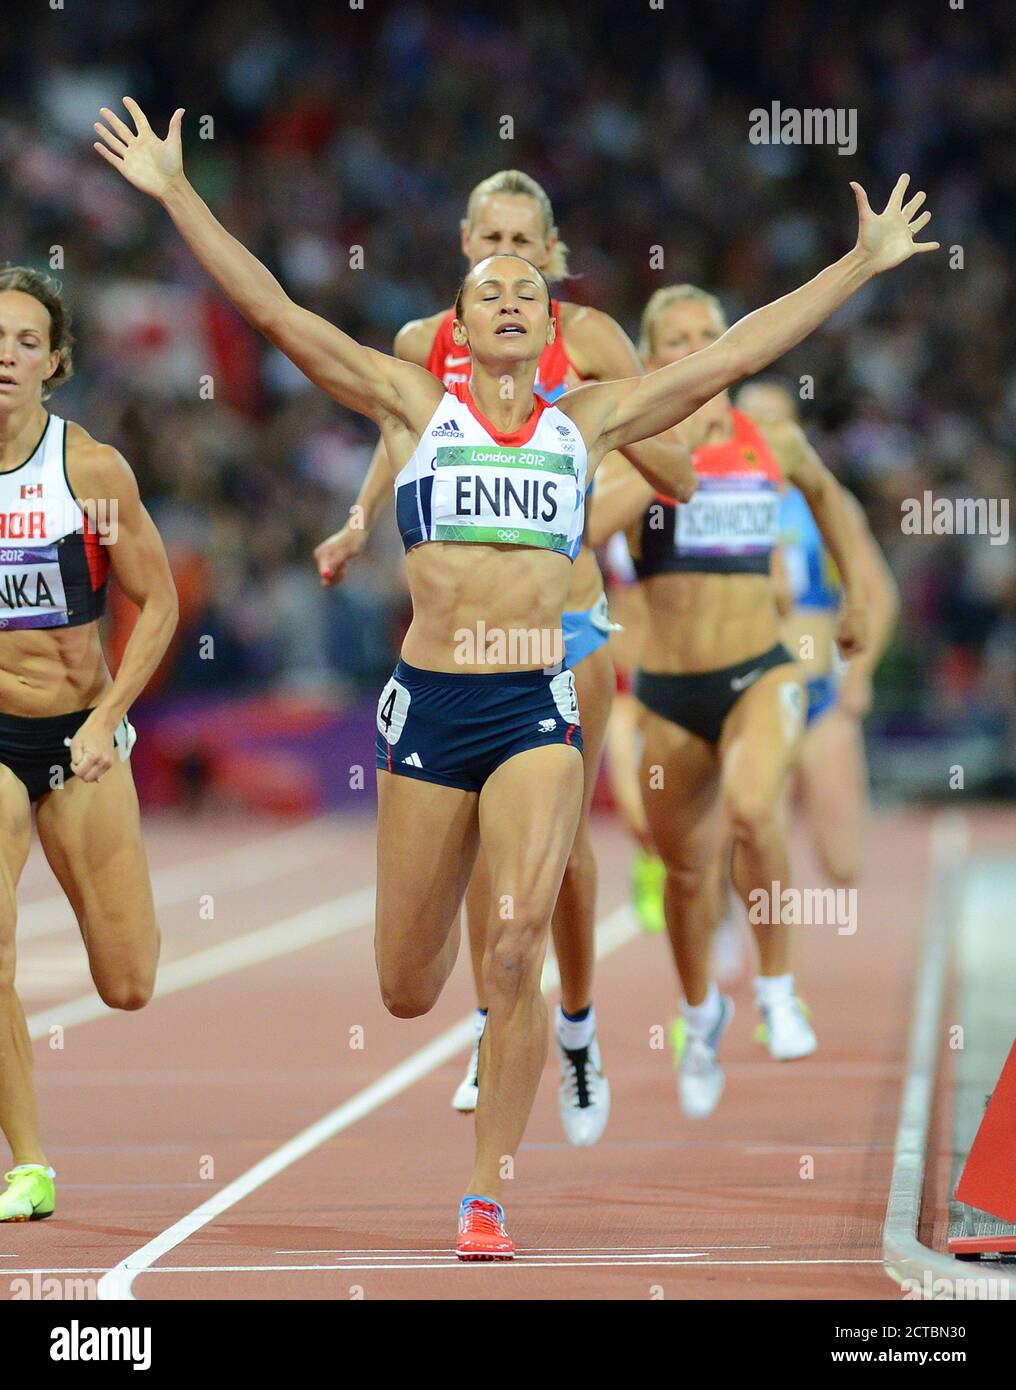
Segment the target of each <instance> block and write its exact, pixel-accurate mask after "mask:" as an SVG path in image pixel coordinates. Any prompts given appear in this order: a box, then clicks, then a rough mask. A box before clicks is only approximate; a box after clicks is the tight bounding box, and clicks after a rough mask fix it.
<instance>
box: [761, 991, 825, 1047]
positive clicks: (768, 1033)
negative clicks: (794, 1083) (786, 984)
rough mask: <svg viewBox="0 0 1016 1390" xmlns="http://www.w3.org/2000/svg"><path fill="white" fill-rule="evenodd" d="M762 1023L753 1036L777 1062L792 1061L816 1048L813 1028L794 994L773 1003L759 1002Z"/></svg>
mask: <svg viewBox="0 0 1016 1390" xmlns="http://www.w3.org/2000/svg"><path fill="white" fill-rule="evenodd" d="M759 1009H760V1011H761V1013H762V1020H763V1021H762V1023H761V1024H760V1026H759V1028H758V1030H757V1033H756V1036H757V1037H758V1040H759V1042H764V1043H765V1044H766V1045H767V1046H768V1048H769V1055H770V1056H771V1057H774V1058H775V1059H776V1061H777V1062H793V1061H796V1060H797V1058H798V1057H810V1056H811V1054H812V1053H813V1052H814V1051H815V1049H816V1047H818V1038H817V1037H816V1036H815V1030H814V1028H812V1026H811V1024H810V1023H809V1022H808V1013H807V1010H806V1009H805V1007H804V1005H803V1004H802V1003H801V1001H800V999H798V997H797V996H796V995H795V994H788V995H787V997H786V999H779V1000H777V1002H776V1003H775V1004H768V1005H766V1004H760V1005H759Z"/></svg>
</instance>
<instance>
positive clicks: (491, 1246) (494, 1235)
mask: <svg viewBox="0 0 1016 1390" xmlns="http://www.w3.org/2000/svg"><path fill="white" fill-rule="evenodd" d="M455 1253H456V1255H458V1257H459V1259H460V1260H510V1259H511V1258H512V1256H513V1255H514V1254H515V1246H514V1244H513V1242H512V1241H511V1240H510V1239H509V1236H508V1232H507V1231H506V1230H505V1228H504V1212H503V1211H502V1209H501V1206H500V1204H499V1203H497V1202H492V1201H490V1200H489V1199H488V1198H486V1197H463V1199H462V1201H461V1202H460V1203H459V1238H458V1240H457V1241H456V1243H455Z"/></svg>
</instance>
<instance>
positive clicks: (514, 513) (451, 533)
mask: <svg viewBox="0 0 1016 1390" xmlns="http://www.w3.org/2000/svg"><path fill="white" fill-rule="evenodd" d="M586 468H587V459H586V446H585V442H584V440H583V438H582V436H581V434H580V433H579V431H578V430H577V429H576V428H575V426H574V425H573V424H572V422H571V420H569V418H568V416H567V415H565V414H564V413H563V412H562V411H560V410H558V408H557V407H556V406H554V405H548V403H547V401H546V400H545V399H543V398H542V397H536V398H535V399H534V402H533V413H532V414H531V415H530V417H529V419H528V420H527V421H526V423H525V424H524V425H523V426H522V427H521V428H520V429H518V430H515V431H514V432H513V433H512V434H504V433H502V432H501V431H499V430H496V429H495V428H494V426H493V425H492V424H491V423H490V421H489V420H487V419H486V418H485V417H484V416H483V415H481V414H480V412H479V410H478V409H477V408H476V405H475V403H474V401H473V398H472V395H471V393H470V390H469V386H468V385H467V384H465V383H463V382H455V383H453V385H452V386H450V387H448V389H447V390H446V391H445V394H444V396H443V398H442V400H441V401H440V403H439V405H438V407H437V409H436V410H435V411H434V414H433V415H432V416H431V418H430V421H429V422H428V425H427V428H426V430H425V431H424V432H423V435H422V436H421V438H420V443H419V444H418V445H417V447H416V449H415V451H414V452H413V455H412V457H411V458H410V460H409V462H408V463H407V464H406V465H405V467H404V468H403V469H402V470H401V471H400V472H399V475H398V477H397V478H396V479H395V507H396V517H397V520H398V525H399V530H400V532H401V533H402V542H403V544H404V545H405V547H406V550H407V551H410V550H412V549H413V547H414V546H417V545H422V544H424V543H425V542H426V541H465V542H473V543H475V544H482V545H519V546H528V547H538V548H540V549H544V550H554V551H557V552H558V553H559V554H561V555H567V556H568V558H569V559H570V560H574V559H575V556H576V555H577V554H578V552H579V549H580V547H581V545H582V529H583V523H584V518H585V492H586Z"/></svg>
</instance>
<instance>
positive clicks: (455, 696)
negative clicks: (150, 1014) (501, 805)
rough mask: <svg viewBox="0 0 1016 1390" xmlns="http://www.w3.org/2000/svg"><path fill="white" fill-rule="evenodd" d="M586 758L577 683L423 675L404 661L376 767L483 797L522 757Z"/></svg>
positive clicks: (385, 714) (538, 676)
mask: <svg viewBox="0 0 1016 1390" xmlns="http://www.w3.org/2000/svg"><path fill="white" fill-rule="evenodd" d="M550 743H564V744H567V745H568V746H569V747H571V748H577V749H578V750H579V752H580V753H581V752H582V730H581V728H580V727H579V706H578V699H577V698H576V695H575V677H574V676H573V675H572V673H571V671H569V670H567V669H565V670H563V671H558V672H557V673H556V674H553V675H549V674H547V673H546V672H544V671H496V672H492V673H491V674H489V675H488V674H486V673H485V672H480V673H474V672H468V673H467V672H465V671H421V670H419V669H418V668H417V667H416V666H410V665H408V663H406V662H405V661H400V662H399V664H398V666H396V668H395V673H394V675H393V676H392V678H391V680H390V681H389V682H388V684H387V685H386V686H385V688H384V690H382V692H381V698H380V699H379V700H378V702H377V759H376V761H377V766H378V767H379V768H381V769H382V771H384V772H396V773H399V774H400V775H401V776H402V777H415V778H416V779H417V780H418V781H421V782H438V783H440V785H441V786H444V787H458V788H459V789H460V790H462V791H468V792H478V791H479V790H480V788H481V787H482V786H483V784H484V782H486V780H487V778H488V777H489V776H490V774H491V773H492V772H493V771H494V770H495V769H496V768H498V767H500V766H501V764H502V763H503V762H507V760H508V759H509V758H513V757H514V756H515V754H516V753H524V752H525V751H526V750H527V749H529V748H543V747H545V746H546V745H547V744H550Z"/></svg>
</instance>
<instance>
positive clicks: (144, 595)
mask: <svg viewBox="0 0 1016 1390" xmlns="http://www.w3.org/2000/svg"><path fill="white" fill-rule="evenodd" d="M68 474H69V479H70V482H71V486H72V487H73V489H74V494H75V496H77V497H80V498H83V499H95V500H98V501H99V503H100V506H99V508H98V509H97V510H98V514H99V515H100V516H101V517H103V518H104V528H105V527H107V526H108V533H107V534H106V535H105V536H104V537H103V543H104V544H105V545H106V546H107V548H108V552H109V563H110V569H111V570H112V572H113V574H114V576H115V577H116V580H117V583H118V584H119V585H120V588H121V589H122V590H123V591H124V593H125V594H126V595H127V597H128V598H129V599H130V601H131V602H132V603H134V604H136V605H137V607H138V610H139V612H138V620H137V623H136V624H135V627H134V631H133V632H132V633H131V636H130V640H129V641H128V643H127V646H126V649H125V651H124V654H123V660H122V661H121V662H120V669H119V670H118V671H117V673H116V676H115V677H114V679H113V683H112V685H111V686H109V688H108V689H107V690H106V691H105V692H104V693H103V695H102V696H101V698H100V699H99V702H98V703H97V704H96V706H95V708H94V709H93V711H92V713H91V714H90V715H89V716H88V718H87V719H86V720H85V722H84V723H83V724H82V725H81V727H80V728H79V729H78V731H77V733H76V734H75V735H74V737H73V738H72V740H71V768H72V770H73V772H74V774H75V776H76V777H80V778H81V779H82V781H85V782H97V781H98V780H99V778H100V777H101V776H102V774H103V773H104V772H108V771H109V769H110V768H111V767H112V765H113V757H114V750H113V734H114V732H115V731H116V726H117V725H118V724H119V723H120V720H121V719H122V718H123V717H124V715H125V714H126V713H127V711H128V710H129V709H130V707H131V705H132V704H133V703H134V701H135V700H136V699H137V697H138V696H139V695H140V694H141V692H142V691H143V690H144V688H145V686H146V685H147V684H148V682H149V681H150V680H151V678H152V675H153V674H154V672H155V669H156V667H157V666H158V664H159V662H160V661H161V660H162V657H163V655H164V653H165V651H166V648H167V647H168V646H169V642H170V638H171V637H172V636H173V632H174V631H175V629H176V623H177V617H178V611H179V610H178V605H177V597H176V586H175V585H174V583H173V576H172V575H171V574H170V570H169V561H168V560H167V558H166V551H165V548H164V546H163V544H162V538H161V537H160V535H159V533H158V531H157V530H156V529H155V523H154V522H153V521H152V518H151V517H150V516H149V515H148V512H147V511H146V510H145V507H144V505H143V504H142V501H141V497H140V495H139V493H138V485H137V482H136V481H135V478H134V474H133V472H132V471H131V469H130V467H129V465H128V464H127V462H126V460H125V459H124V458H123V456H122V455H121V454H119V453H118V452H117V450H116V449H114V448H111V447H110V445H108V444H99V443H97V442H96V441H95V440H93V439H89V438H87V436H86V438H85V440H84V441H83V442H82V443H81V444H80V445H79V446H78V447H77V448H75V451H74V457H73V460H72V461H71V462H69V464H68Z"/></svg>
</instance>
